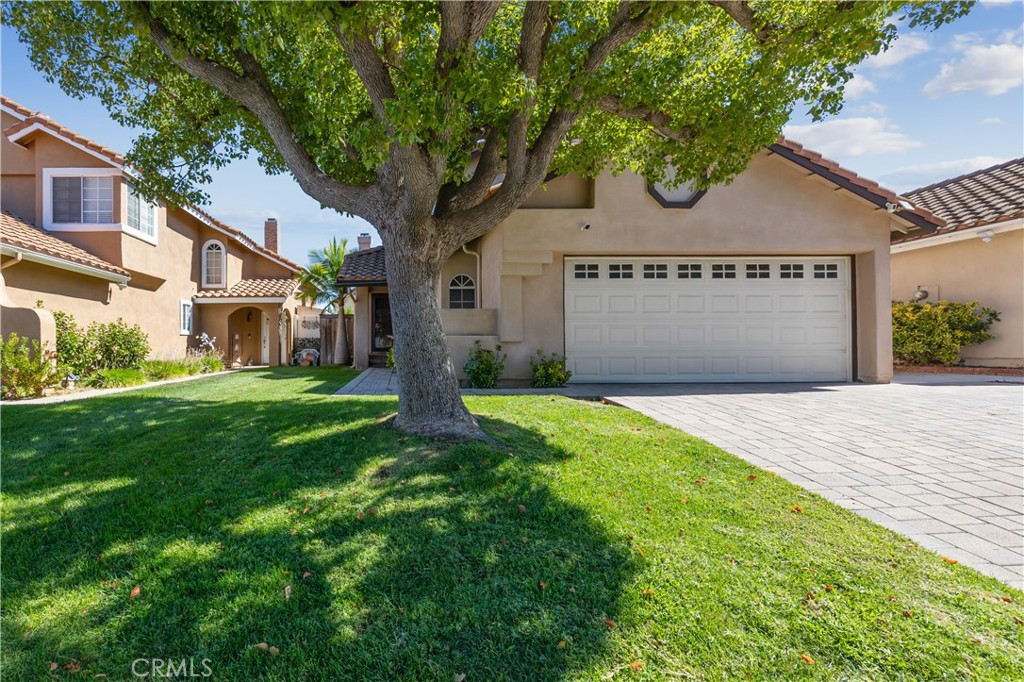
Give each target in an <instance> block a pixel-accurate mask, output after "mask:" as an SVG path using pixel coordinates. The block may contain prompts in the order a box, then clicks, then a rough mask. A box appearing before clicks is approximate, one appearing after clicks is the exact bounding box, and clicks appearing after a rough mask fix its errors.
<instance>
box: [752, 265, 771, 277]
mask: <svg viewBox="0 0 1024 682" xmlns="http://www.w3.org/2000/svg"><path fill="white" fill-rule="evenodd" d="M769 277H771V266H770V265H768V263H747V279H768V278H769Z"/></svg>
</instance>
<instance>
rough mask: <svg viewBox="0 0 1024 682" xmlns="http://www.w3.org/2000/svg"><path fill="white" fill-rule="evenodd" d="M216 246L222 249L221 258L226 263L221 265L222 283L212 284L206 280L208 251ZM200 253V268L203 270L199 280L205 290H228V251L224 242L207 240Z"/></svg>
mask: <svg viewBox="0 0 1024 682" xmlns="http://www.w3.org/2000/svg"><path fill="white" fill-rule="evenodd" d="M214 244H216V245H217V246H219V247H220V253H221V258H223V259H224V261H223V263H222V264H221V272H220V276H221V282H219V283H213V284H211V283H210V281H209V280H208V279H206V250H207V249H208V248H210V247H211V246H213V245H214ZM199 253H200V258H199V261H200V262H199V267H200V270H201V271H200V273H199V279H200V281H202V283H203V288H204V289H227V288H228V249H227V247H226V246H225V245H224V242H222V241H221V240H219V239H207V240H206V241H205V242H203V246H202V248H201V249H200V250H199Z"/></svg>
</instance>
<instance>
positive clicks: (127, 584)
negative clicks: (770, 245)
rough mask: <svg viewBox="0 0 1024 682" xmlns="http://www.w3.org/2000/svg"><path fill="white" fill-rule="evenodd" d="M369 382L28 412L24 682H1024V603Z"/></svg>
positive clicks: (650, 469) (613, 417) (583, 425)
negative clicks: (375, 391) (424, 413)
mask: <svg viewBox="0 0 1024 682" xmlns="http://www.w3.org/2000/svg"><path fill="white" fill-rule="evenodd" d="M350 376H351V375H350V374H344V373H342V372H341V371H340V370H337V369H298V368H285V369H274V370H254V371H247V372H242V373H235V374H231V375H227V376H221V377H212V378H209V379H203V380H200V381H198V382H192V383H186V384H178V385H171V386H166V387H162V388H155V389H146V390H140V391H136V392H133V393H126V394H121V395H116V396H110V397H103V398H95V399H91V400H85V401H80V402H74V403H67V404H62V405H48V406H7V407H5V408H4V409H3V415H2V427H3V432H2V446H3V450H2V466H3V469H2V485H3V500H2V501H3V512H2V528H3V537H2V560H3V564H2V569H3V574H2V589H3V594H2V597H3V632H2V635H3V637H2V656H3V658H2V664H3V673H4V679H5V680H7V679H9V680H49V679H54V678H57V679H65V678H66V679H72V678H74V679H80V678H83V677H88V676H90V675H97V674H104V675H105V676H106V679H108V680H130V679H137V678H133V677H132V675H131V663H132V661H133V660H134V659H138V658H148V659H153V658H160V659H172V660H175V659H182V658H185V659H188V658H192V659H193V660H194V661H195V662H194V666H195V669H196V672H197V674H198V673H199V672H201V671H202V668H201V663H200V661H201V660H202V659H204V658H205V659H209V661H210V663H209V669H210V670H212V673H213V674H212V677H209V678H202V679H211V680H218V681H219V680H224V681H232V682H233V681H236V680H238V681H249V680H331V681H338V682H343V681H348V680H380V681H382V682H384V681H388V682H390V681H391V680H438V681H441V682H452V680H456V679H460V678H459V677H458V676H459V675H465V676H466V677H465V680H466V682H477V681H481V682H484V681H486V682H490V681H492V680H530V681H533V680H562V679H565V680H604V679H615V680H641V679H646V680H663V679H664V680H674V679H690V678H692V679H699V680H737V679H738V680H746V679H752V680H772V681H774V680H793V679H796V680H799V679H823V680H832V679H844V680H861V679H863V680H898V679H907V680H926V679H940V678H941V679H972V680H981V679H990V680H1008V679H1024V608H1022V605H1021V602H1022V600H1024V594H1021V593H1020V592H1017V591H1014V590H1010V589H1009V588H1006V587H1005V586H1003V585H1002V584H1000V583H999V582H997V581H995V580H993V579H990V578H986V577H984V576H981V575H979V574H978V573H975V572H974V571H972V570H970V569H968V568H966V567H964V566H961V565H952V564H950V563H946V562H944V561H943V559H942V558H941V557H939V556H937V555H935V554H931V553H929V552H926V551H924V550H923V549H921V548H919V547H917V546H916V545H914V544H912V543H911V542H910V541H908V540H906V539H903V538H901V537H899V536H897V535H894V534H893V533H890V532H888V531H886V530H884V529H882V528H880V527H878V526H876V525H873V524H872V523H870V522H868V521H866V520H863V519H861V518H859V517H857V516H855V515H853V514H852V513H850V512H847V511H845V510H843V509H840V508H839V507H836V506H834V505H832V504H830V503H828V502H826V501H824V500H823V499H822V498H820V497H817V496H815V495H812V494H810V493H808V492H806V491H804V490H802V489H801V488H798V487H796V486H794V485H791V484H789V483H787V482H785V481H784V480H782V479H780V478H777V477H775V476H772V475H770V474H767V473H766V472H764V471H760V470H757V469H754V468H752V467H750V466H749V465H747V464H746V463H744V462H742V461H741V460H739V459H737V458H735V457H733V456H731V455H728V454H726V453H724V452H723V451H721V450H718V449H717V448H715V447H713V446H711V445H709V444H707V443H705V442H703V441H700V440H697V439H695V438H692V437H690V436H688V435H686V434H684V433H681V432H679V431H676V430H674V429H671V428H668V427H665V426H661V425H658V424H657V423H655V422H653V421H652V420H650V419H647V418H645V417H643V416H640V415H638V414H635V413H633V412H629V411H627V410H624V409H620V408H617V407H610V406H607V405H602V404H600V403H594V402H578V401H573V400H569V399H564V398H552V397H548V396H523V397H474V398H471V399H470V400H469V405H470V407H471V409H472V410H473V411H474V412H475V413H477V414H479V415H481V419H482V423H483V424H484V425H485V427H486V429H487V430H488V431H489V432H490V433H491V434H492V435H494V436H495V437H496V438H498V439H500V440H501V441H503V442H504V443H506V444H508V447H507V448H505V449H498V448H494V447H491V446H487V445H480V444H474V445H465V444H460V445H437V444H433V443H430V442H426V441H422V440H418V439H416V438H408V437H402V436H400V435H398V434H396V433H394V432H392V431H391V430H390V429H389V427H388V426H387V423H386V417H387V416H388V415H389V414H391V413H392V412H393V411H394V410H395V408H396V402H395V400H394V399H391V398H334V397H332V396H331V395H330V393H331V392H333V391H334V390H335V389H336V388H337V387H338V386H340V385H342V384H343V383H344V382H345V381H346V380H347V379H348V378H350ZM136 586H138V588H139V589H138V593H137V595H136V596H134V597H133V596H132V594H133V591H134V588H135V587H136ZM261 643H262V644H263V646H264V648H260V647H258V646H256V645H258V644H261ZM271 647H273V650H271ZM804 657H806V658H804ZM811 661H813V663H812V662H811ZM51 663H56V664H57V667H56V670H55V671H53V672H52V673H51V672H50V668H51ZM141 669H142V668H139V670H141ZM100 679H103V678H100Z"/></svg>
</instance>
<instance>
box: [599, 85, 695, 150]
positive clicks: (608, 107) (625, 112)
mask: <svg viewBox="0 0 1024 682" xmlns="http://www.w3.org/2000/svg"><path fill="white" fill-rule="evenodd" d="M597 108H598V109H600V110H601V111H604V112H607V113H609V114H614V115H616V116H618V117H619V118H628V119H639V120H641V121H644V122H645V123H647V124H648V125H650V126H651V127H652V128H654V130H655V132H657V133H658V134H659V135H661V136H662V137H667V138H669V139H671V140H675V141H676V142H692V141H693V140H694V139H695V138H696V137H697V134H696V132H695V131H694V130H693V128H690V127H689V126H682V127H675V126H673V125H672V117H671V116H669V115H668V114H666V113H664V112H661V111H654V110H653V109H651V108H650V107H647V106H643V105H640V106H635V107H626V106H625V105H624V104H623V103H622V98H621V97H616V96H614V95H605V96H603V97H599V98H598V100H597Z"/></svg>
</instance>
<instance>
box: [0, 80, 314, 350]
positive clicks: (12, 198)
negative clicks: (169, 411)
mask: <svg viewBox="0 0 1024 682" xmlns="http://www.w3.org/2000/svg"><path fill="white" fill-rule="evenodd" d="M0 109H2V113H0V117H2V120H0V131H2V132H0V138H2V140H0V207H2V211H3V212H2V217H0V268H2V277H0V283H2V285H3V286H2V289H3V291H2V298H3V311H2V312H3V315H2V327H3V333H4V335H5V336H6V335H7V334H8V333H10V332H11V331H15V332H18V333H20V334H22V335H25V336H29V337H32V338H38V339H41V340H43V341H50V340H52V338H53V321H52V315H50V314H49V313H48V312H47V311H65V312H68V313H71V314H73V315H74V316H75V319H76V320H77V321H78V322H79V323H80V324H83V325H85V324H89V323H91V322H95V321H98V322H110V321H113V320H116V319H117V318H123V319H124V320H125V321H126V322H128V323H130V324H138V325H139V326H140V327H142V329H143V330H144V331H145V332H146V333H147V334H148V335H149V342H150V345H151V347H152V355H153V356H154V357H181V356H184V355H185V353H186V351H187V350H188V348H190V347H194V346H195V345H196V337H197V336H198V335H199V334H201V333H203V332H205V333H206V334H208V335H209V336H211V337H216V345H217V346H218V348H220V349H221V350H223V351H224V356H225V361H226V362H227V363H228V364H231V365H236V366H237V365H242V366H244V365H250V364H252V365H267V364H269V365H277V364H280V363H287V362H288V359H289V355H290V351H291V347H292V338H291V337H292V335H293V326H294V325H293V324H292V319H293V316H294V311H295V308H296V306H297V305H298V301H297V300H296V281H295V279H294V275H295V272H296V271H297V270H298V269H299V266H298V265H296V264H295V263H293V262H291V261H289V260H288V259H286V258H284V257H283V256H281V255H280V254H278V253H277V248H278V242H279V228H278V224H277V221H275V220H268V221H267V222H266V224H265V226H264V227H265V239H264V243H263V244H262V245H260V244H258V243H256V242H255V241H254V240H252V239H250V238H249V237H248V236H246V235H245V234H244V233H242V232H240V231H238V230H236V229H234V228H232V227H229V226H228V225H225V224H224V223H222V222H220V221H218V220H216V219H215V218H213V217H212V216H210V215H208V214H207V213H205V212H203V211H201V210H199V209H198V208H196V207H194V206H185V207H180V208H179V207H175V206H172V205H170V204H168V203H166V202H163V201H159V202H156V203H150V202H148V201H146V200H145V199H144V198H143V197H141V196H140V195H139V194H138V193H137V192H136V191H135V188H134V187H133V186H132V177H133V173H132V170H131V169H130V167H128V166H127V165H126V163H125V159H124V157H123V156H121V155H120V154H118V153H117V152H116V151H114V150H111V149H108V148H106V147H103V146H102V145H99V144H97V143H95V142H93V141H91V140H88V139H86V138H84V137H83V136H81V135H79V134H77V133H75V132H74V131H72V130H70V129H69V128H66V127H64V126H62V125H60V124H58V123H56V122H55V121H53V120H52V119H50V118H48V117H46V116H44V115H42V114H39V113H37V112H34V111H31V110H29V109H27V108H25V107H23V106H21V105H19V104H17V103H15V102H13V101H11V100H9V99H7V98H0ZM51 347H52V344H51Z"/></svg>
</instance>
